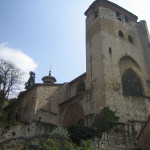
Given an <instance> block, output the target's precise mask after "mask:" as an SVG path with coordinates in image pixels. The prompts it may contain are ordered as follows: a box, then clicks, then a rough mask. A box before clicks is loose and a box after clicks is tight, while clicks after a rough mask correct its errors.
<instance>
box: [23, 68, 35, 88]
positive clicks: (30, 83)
mask: <svg viewBox="0 0 150 150" xmlns="http://www.w3.org/2000/svg"><path fill="white" fill-rule="evenodd" d="M29 75H30V77H29V79H28V81H27V82H26V83H25V89H29V88H30V87H31V86H33V85H34V84H35V73H34V72H32V71H30V73H29Z"/></svg>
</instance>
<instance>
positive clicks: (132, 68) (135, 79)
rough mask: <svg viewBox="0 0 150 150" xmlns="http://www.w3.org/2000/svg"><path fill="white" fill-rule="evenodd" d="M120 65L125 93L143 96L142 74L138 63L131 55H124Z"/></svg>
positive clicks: (123, 91)
mask: <svg viewBox="0 0 150 150" xmlns="http://www.w3.org/2000/svg"><path fill="white" fill-rule="evenodd" d="M119 67H120V75H121V84H122V93H123V95H129V96H143V88H142V85H143V84H142V83H143V82H142V74H141V68H140V66H139V65H138V63H137V62H136V61H135V60H134V59H133V58H131V57H130V56H123V57H122V58H121V59H120V61H119Z"/></svg>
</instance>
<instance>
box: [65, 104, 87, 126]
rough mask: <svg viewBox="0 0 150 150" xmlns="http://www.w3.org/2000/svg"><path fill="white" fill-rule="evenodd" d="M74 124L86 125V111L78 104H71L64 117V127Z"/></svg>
mask: <svg viewBox="0 0 150 150" xmlns="http://www.w3.org/2000/svg"><path fill="white" fill-rule="evenodd" d="M74 124H82V125H84V110H83V108H82V106H81V105H80V104H78V103H73V104H70V105H69V106H68V107H67V109H66V112H65V114H64V116H63V125H64V126H70V125H74Z"/></svg>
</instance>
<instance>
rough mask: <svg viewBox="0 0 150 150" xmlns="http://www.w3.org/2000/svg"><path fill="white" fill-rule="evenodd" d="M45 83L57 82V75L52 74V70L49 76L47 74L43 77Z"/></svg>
mask: <svg viewBox="0 0 150 150" xmlns="http://www.w3.org/2000/svg"><path fill="white" fill-rule="evenodd" d="M42 81H43V83H51V84H54V83H55V82H56V79H55V77H52V76H51V71H50V72H49V76H45V77H43V78H42Z"/></svg>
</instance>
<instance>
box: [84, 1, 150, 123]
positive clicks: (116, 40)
mask: <svg viewBox="0 0 150 150" xmlns="http://www.w3.org/2000/svg"><path fill="white" fill-rule="evenodd" d="M85 15H86V17H87V18H86V88H87V90H88V91H89V93H88V96H87V108H90V105H91V109H87V112H88V113H89V114H90V113H99V112H100V110H102V109H103V108H104V107H106V106H109V107H110V108H111V109H112V110H114V111H117V115H118V116H119V117H120V122H128V120H137V121H141V120H143V121H145V120H146V119H147V117H148V116H149V115H150V103H149V102H148V101H149V100H148V99H149V97H150V85H149V83H150V82H149V83H148V81H149V80H150V75H149V71H148V70H149V69H150V65H149V63H146V62H148V59H150V58H149V57H148V56H150V47H149V45H150V41H149V37H148V35H149V33H148V30H147V28H146V22H145V21H140V22H137V19H138V17H137V16H135V15H134V14H132V13H131V12H129V11H127V10H125V9H124V8H122V7H120V6H118V5H116V4H114V3H112V2H110V1H107V0H96V1H94V2H93V3H92V4H91V6H90V7H89V8H88V9H87V11H86V12H85ZM142 31H143V32H142ZM135 78H136V79H135ZM134 79H135V80H134ZM124 82H126V83H127V84H126V83H124ZM133 82H134V83H133ZM88 99H89V100H91V102H90V103H88V101H89V100H88Z"/></svg>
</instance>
